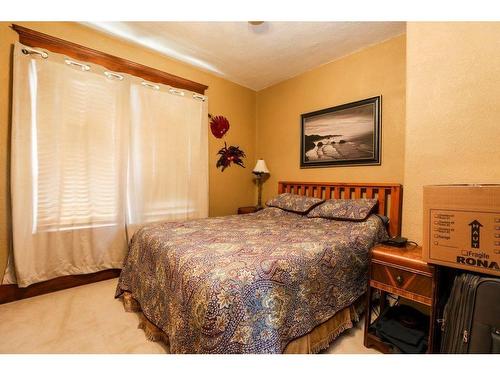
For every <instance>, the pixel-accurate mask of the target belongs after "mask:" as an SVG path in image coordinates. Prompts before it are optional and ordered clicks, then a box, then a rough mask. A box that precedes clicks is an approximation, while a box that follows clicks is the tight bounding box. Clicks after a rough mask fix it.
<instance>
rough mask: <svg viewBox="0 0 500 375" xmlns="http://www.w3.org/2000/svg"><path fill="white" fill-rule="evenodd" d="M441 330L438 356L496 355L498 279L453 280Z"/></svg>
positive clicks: (471, 277) (498, 347) (499, 307)
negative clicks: (460, 354)
mask: <svg viewBox="0 0 500 375" xmlns="http://www.w3.org/2000/svg"><path fill="white" fill-rule="evenodd" d="M441 329H442V331H443V335H442V341H441V353H497V354H498V353H500V279H497V278H492V277H481V276H478V275H474V274H471V273H462V274H461V275H458V276H456V277H455V281H454V283H453V288H452V290H451V294H450V297H449V298H448V301H447V303H446V306H445V308H444V315H443V325H442V327H441Z"/></svg>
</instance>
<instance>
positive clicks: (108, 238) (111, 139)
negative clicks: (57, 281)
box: [4, 44, 208, 287]
mask: <svg viewBox="0 0 500 375" xmlns="http://www.w3.org/2000/svg"><path fill="white" fill-rule="evenodd" d="M23 48H24V46H22V45H21V44H16V47H15V51H14V92H13V124H12V158H11V190H12V213H13V259H12V258H11V259H10V261H9V269H8V272H7V275H6V278H5V279H4V282H17V283H18V284H19V286H21V287H24V286H27V285H30V284H32V283H36V282H39V281H44V280H48V279H51V278H54V277H58V276H62V275H69V274H82V273H91V272H96V271H99V270H102V269H108V268H120V267H121V265H122V262H123V258H124V256H125V254H126V249H127V233H126V228H127V224H128V225H129V227H130V228H132V229H134V228H136V227H137V226H138V225H142V224H145V223H147V222H152V221H160V220H165V219H177V218H194V217H205V216H207V211H208V208H207V206H208V173H207V169H208V154H207V147H208V146H207V142H208V140H207V120H206V118H207V115H206V108H207V103H206V98H205V97H203V96H201V97H200V98H201V99H202V100H199V99H195V98H193V93H190V92H187V91H186V92H185V91H182V90H173V89H172V88H170V87H168V86H164V85H156V84H154V85H147V86H146V85H144V84H143V82H142V80H140V79H139V78H137V77H133V76H129V75H126V74H119V75H117V74H115V73H113V72H111V73H112V74H109V73H110V72H107V71H106V69H104V68H103V67H100V66H98V65H95V64H86V63H81V62H77V61H74V60H72V59H68V58H66V57H64V56H62V55H59V54H56V53H50V52H49V58H48V59H42V58H41V57H40V56H38V55H24V54H23V53H22V52H21V51H22V49H23ZM127 221H128V223H127ZM12 260H13V261H12ZM14 271H15V272H14Z"/></svg>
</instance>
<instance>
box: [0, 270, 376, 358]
mask: <svg viewBox="0 0 500 375" xmlns="http://www.w3.org/2000/svg"><path fill="white" fill-rule="evenodd" d="M116 283H117V279H111V280H106V281H101V282H98V283H94V284H89V285H84V286H80V287H77V288H72V289H66V290H62V291H59V292H55V293H50V294H45V295H42V296H38V297H34V298H29V299H25V300H21V301H16V302H12V303H8V304H4V305H0V353H168V347H166V346H165V345H163V344H161V343H156V342H151V341H148V340H147V339H146V338H145V336H144V333H143V331H142V330H141V329H138V328H137V325H138V316H137V315H136V314H134V313H126V312H125V311H124V310H123V306H122V304H121V302H120V301H119V300H115V299H114V298H113V296H114V292H115V287H116ZM324 353H342V354H348V353H357V354H368V353H377V352H376V351H375V350H372V349H367V348H365V347H364V346H363V324H362V323H361V322H360V323H358V324H357V326H356V327H354V328H352V329H350V330H349V331H346V332H344V333H343V334H342V335H341V336H340V337H339V338H338V339H337V340H336V341H334V342H333V343H332V345H331V346H330V347H329V348H328V349H327V350H325V351H324Z"/></svg>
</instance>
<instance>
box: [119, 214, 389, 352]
mask: <svg viewBox="0 0 500 375" xmlns="http://www.w3.org/2000/svg"><path fill="white" fill-rule="evenodd" d="M385 236H386V231H385V229H384V225H383V224H382V221H381V220H380V218H378V217H377V216H375V215H371V216H370V217H369V218H368V219H367V220H365V221H363V222H352V221H334V220H327V219H311V218H307V217H304V216H301V215H298V214H294V213H290V212H286V211H283V210H280V209H278V208H265V209H264V210H262V211H260V212H257V213H254V214H248V215H235V216H225V217H216V218H208V219H199V220H192V221H178V222H167V223H162V224H155V225H150V226H147V227H144V228H142V229H141V230H139V231H138V232H136V234H135V235H134V237H133V238H132V241H131V244H130V249H129V253H128V256H127V258H126V260H125V264H124V267H123V270H122V273H121V275H120V279H119V283H118V287H117V291H116V297H119V296H120V295H121V294H122V293H123V292H124V291H129V292H131V293H132V295H133V297H134V298H135V299H136V300H137V301H138V302H139V303H140V305H141V308H142V311H143V313H144V315H145V316H146V317H147V318H148V319H149V320H150V321H151V322H153V323H154V324H155V325H156V326H157V327H159V328H160V329H161V330H162V331H163V332H165V333H166V334H167V335H168V338H169V342H170V352H171V353H281V352H283V351H284V349H285V347H286V345H287V344H288V343H289V342H290V341H292V340H293V339H295V338H297V337H300V336H302V335H304V334H306V333H308V332H310V331H311V330H312V329H313V328H314V327H315V326H317V325H319V324H321V323H323V322H325V321H326V320H328V319H329V318H331V317H332V316H333V315H335V313H337V312H338V311H340V310H342V309H343V308H345V307H346V306H348V305H350V304H351V303H353V302H354V301H355V300H356V299H357V298H358V297H360V296H361V295H362V294H363V293H364V292H365V290H366V282H367V268H368V256H369V249H370V248H371V247H372V246H373V245H374V244H375V243H376V242H378V241H380V240H382V239H384V238H385Z"/></svg>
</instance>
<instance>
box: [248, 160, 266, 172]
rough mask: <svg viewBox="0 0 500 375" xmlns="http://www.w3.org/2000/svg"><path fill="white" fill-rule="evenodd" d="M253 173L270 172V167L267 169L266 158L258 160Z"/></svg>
mask: <svg viewBox="0 0 500 375" xmlns="http://www.w3.org/2000/svg"><path fill="white" fill-rule="evenodd" d="M252 172H253V173H269V169H267V165H266V162H265V161H264V159H259V160H257V164H255V167H254V168H253V171H252Z"/></svg>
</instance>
